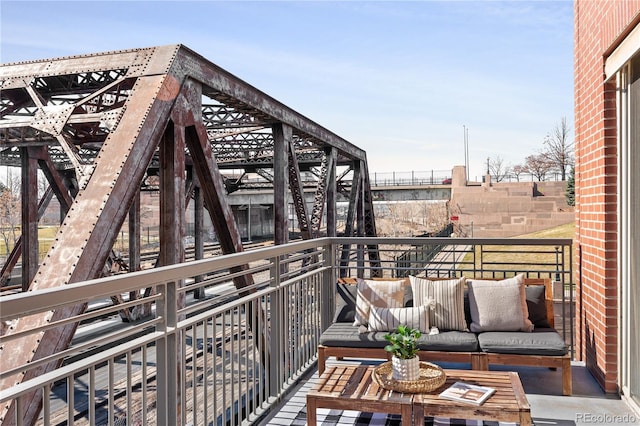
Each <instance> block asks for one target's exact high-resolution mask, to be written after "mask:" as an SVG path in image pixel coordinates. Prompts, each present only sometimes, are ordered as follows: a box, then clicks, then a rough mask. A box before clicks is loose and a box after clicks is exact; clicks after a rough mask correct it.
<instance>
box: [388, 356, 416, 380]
mask: <svg viewBox="0 0 640 426" xmlns="http://www.w3.org/2000/svg"><path fill="white" fill-rule="evenodd" d="M391 366H392V373H391V377H392V378H393V379H394V380H418V379H419V378H420V358H419V357H418V356H415V357H413V358H411V359H402V358H398V357H395V356H394V357H391Z"/></svg>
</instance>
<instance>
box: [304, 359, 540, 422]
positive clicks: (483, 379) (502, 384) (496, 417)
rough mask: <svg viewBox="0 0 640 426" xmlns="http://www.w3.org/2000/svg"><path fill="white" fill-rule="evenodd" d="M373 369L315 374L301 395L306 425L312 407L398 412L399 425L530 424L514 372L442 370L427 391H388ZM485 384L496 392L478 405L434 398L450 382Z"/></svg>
mask: <svg viewBox="0 0 640 426" xmlns="http://www.w3.org/2000/svg"><path fill="white" fill-rule="evenodd" d="M374 368H375V367H358V366H335V367H331V368H328V369H327V370H325V372H324V373H323V374H322V375H321V376H320V378H319V381H318V384H317V385H316V386H315V388H314V389H313V390H312V391H310V392H309V393H308V394H307V422H308V424H309V425H315V424H316V418H317V417H316V410H317V409H318V408H332V409H337V410H354V411H364V412H367V413H388V414H400V415H401V416H402V424H403V425H411V424H414V425H423V424H424V417H425V416H430V417H445V418H453V419H477V420H493V421H498V422H515V423H519V424H520V425H521V426H531V408H530V407H529V402H528V401H527V397H526V395H525V393H524V389H523V388H522V383H520V377H519V376H518V373H514V372H510V371H474V370H445V372H446V374H447V381H446V383H445V384H444V385H443V386H442V387H440V389H437V390H435V391H433V392H430V393H425V394H411V393H401V392H392V391H389V390H387V389H383V388H381V387H379V386H378V385H377V384H376V383H375V382H374V381H373V378H372V377H371V375H372V373H373V369H374ZM457 381H462V382H466V383H471V384H477V385H481V386H489V387H492V388H495V389H496V392H495V393H494V394H493V395H492V396H491V397H490V398H489V399H487V400H486V401H485V402H484V403H483V404H482V405H479V406H478V405H473V404H464V403H460V402H455V401H449V400H446V399H443V398H440V397H439V396H438V395H439V394H440V392H442V391H443V390H444V389H446V388H447V387H449V386H451V385H452V384H453V383H454V382H457Z"/></svg>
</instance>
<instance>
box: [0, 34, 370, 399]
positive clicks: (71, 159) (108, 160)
mask: <svg viewBox="0 0 640 426" xmlns="http://www.w3.org/2000/svg"><path fill="white" fill-rule="evenodd" d="M0 91H1V92H0V161H1V165H4V166H14V167H19V168H20V173H21V177H20V182H21V185H20V187H21V200H20V210H21V220H20V229H21V236H20V239H19V241H18V242H17V244H16V245H15V247H14V249H13V252H11V253H10V255H9V256H8V258H7V260H6V261H5V263H4V264H3V267H2V279H3V280H5V279H6V277H7V276H8V274H10V273H11V270H12V269H13V268H14V267H15V265H16V264H17V263H18V261H19V260H20V263H21V266H22V277H23V280H22V282H23V291H28V290H29V289H44V288H52V287H57V286H62V285H65V284H69V283H74V282H80V281H85V280H90V279H94V278H98V277H102V276H105V275H107V274H109V273H111V270H112V269H111V268H110V265H111V264H112V263H113V246H114V243H115V242H116V240H117V237H118V235H119V233H120V231H121V228H122V227H123V226H125V227H128V234H129V248H128V250H129V257H128V258H129V262H130V264H129V265H128V270H130V271H135V270H137V269H138V268H139V263H140V232H141V230H140V228H141V227H140V221H141V219H140V207H141V206H140V204H141V203H140V193H141V191H142V190H146V189H153V190H156V191H158V194H159V200H160V201H159V204H160V215H159V224H158V225H159V228H160V249H159V252H158V253H159V254H158V259H157V262H156V265H171V264H176V263H180V262H183V261H184V247H183V230H184V229H185V226H184V225H185V210H186V207H187V205H188V204H189V203H190V202H193V203H194V206H195V207H194V209H195V218H196V220H195V226H196V242H195V245H196V258H198V247H202V241H199V238H198V236H199V235H201V233H200V232H198V226H202V218H203V215H204V214H205V213H207V212H208V214H209V216H210V217H211V221H212V223H213V226H214V229H215V232H216V234H217V237H218V240H219V243H220V246H221V249H222V252H223V253H235V252H239V251H242V244H241V240H240V234H239V232H238V227H237V224H236V221H235V219H234V216H233V214H232V211H231V207H230V205H229V204H228V202H227V200H226V195H227V194H228V193H229V192H232V191H241V190H243V189H245V188H248V187H249V186H250V184H249V183H248V182H249V181H248V180H246V179H244V177H245V176H249V175H251V174H259V175H260V176H262V177H263V178H267V180H268V182H270V184H271V188H272V190H273V194H274V242H275V244H282V243H286V242H287V241H288V238H289V237H288V235H289V234H288V232H289V223H288V200H289V199H290V200H291V201H292V203H293V205H294V206H295V213H296V215H297V223H298V224H299V232H300V235H302V237H303V238H304V239H310V238H315V237H317V236H320V235H321V234H324V235H328V236H335V235H336V197H337V195H338V194H339V193H342V194H343V195H344V196H346V197H347V198H348V200H349V209H348V213H347V221H346V226H345V232H344V233H345V235H346V236H375V234H376V230H375V229H376V228H375V219H374V214H373V206H372V197H371V191H370V182H369V177H368V176H369V173H368V170H367V159H366V153H365V151H364V150H362V149H360V148H358V147H356V146H354V145H353V144H351V143H349V142H348V141H346V140H344V139H342V138H341V137H339V136H337V135H336V134H334V133H332V132H330V131H329V130H327V129H325V128H323V127H322V126H320V125H318V124H317V123H315V122H313V121H312V120H310V119H308V118H306V117H304V116H303V115H301V114H299V113H297V112H296V111H294V110H292V109H291V108H289V107H287V106H286V105H283V104H282V103H280V102H278V101H277V100H275V99H273V98H272V97H270V96H269V95H267V94H266V93H263V92H261V91H260V90H258V89H256V88H255V87H253V86H251V85H250V84H248V83H246V82H244V81H242V80H241V79H239V78H237V77H235V76H234V75H232V74H230V73H229V72H227V71H225V70H224V69H222V68H220V67H218V66H216V65H215V64H213V63H211V62H210V61H208V60H207V59H205V58H203V57H202V56H200V55H198V54H197V53H196V52H194V51H192V50H190V49H188V48H187V47H185V46H182V45H170V46H160V47H151V48H141V49H133V50H125V51H113V52H106V53H97V54H89V55H80V56H71V57H64V58H58V59H46V60H35V61H28V62H20V63H11V64H2V65H1V66H0ZM225 170H234V171H241V177H240V178H237V177H236V178H233V179H232V178H229V177H228V174H225ZM39 174H41V175H44V176H45V177H46V182H47V185H48V187H47V189H46V190H45V191H42V190H39V187H38V175H39ZM310 185H313V187H314V188H315V196H314V200H313V204H312V207H311V208H309V207H308V206H307V203H305V200H304V193H303V192H304V190H305V188H307V189H308V188H309V186H310ZM0 190H2V188H0ZM53 197H55V198H56V199H57V200H58V202H59V204H60V208H61V210H62V213H61V217H63V219H62V223H61V225H60V227H59V230H58V232H57V235H56V237H55V240H54V242H53V245H52V246H51V248H50V249H49V251H48V253H47V254H46V256H45V257H44V260H39V255H38V222H39V219H40V217H41V216H42V214H43V212H44V210H45V209H46V208H47V206H48V205H49V202H50V201H51V200H52V199H53ZM323 220H324V221H325V222H324V223H323ZM366 249H367V253H368V258H369V262H371V263H375V262H378V261H379V259H378V258H377V256H378V255H377V251H376V250H375V247H367V248H366ZM343 252H345V253H346V252H348V250H344V251H343ZM201 255H202V250H200V256H201ZM347 261H348V259H341V262H347ZM238 275H240V274H238ZM234 284H235V285H236V287H238V288H245V287H250V286H251V284H252V283H250V282H247V279H244V278H236V281H235V282H234ZM144 296H145V295H143V294H140V295H130V297H144ZM116 299H117V298H116ZM116 301H117V300H116ZM178 303H179V301H178ZM85 309H86V306H82V305H80V306H76V307H75V308H73V309H56V310H53V311H51V312H50V313H49V314H47V315H34V316H32V317H29V319H28V320H24V321H19V322H17V323H15V324H12V325H11V326H10V327H8V328H7V329H6V330H3V333H20V332H22V331H23V330H27V329H30V328H33V327H35V326H36V325H38V324H43V323H46V322H48V321H52V320H59V319H63V318H70V317H73V316H76V315H79V314H81V313H82V312H83V311H84V310H85ZM74 332H75V327H74V326H73V325H70V326H67V327H62V328H60V327H59V328H56V329H52V330H48V331H46V332H44V333H42V334H41V335H40V336H39V338H38V339H34V340H28V339H27V340H28V341H25V339H13V340H9V341H7V342H5V343H3V344H2V345H1V346H0V352H1V353H0V358H1V359H2V360H1V361H0V363H2V368H3V369H4V368H11V367H10V365H8V364H7V363H9V364H10V363H11V362H12V361H15V363H16V365H20V364H22V363H24V362H29V361H30V360H34V359H41V358H44V357H47V356H49V355H50V354H53V353H56V352H59V351H61V350H64V349H65V348H66V347H68V345H69V344H70V342H71V339H72V337H73V334H74ZM54 367H55V365H46V366H44V367H42V368H37V369H35V370H34V371H30V372H28V373H26V374H25V375H24V376H23V377H22V380H23V381H24V380H28V379H30V378H32V377H35V376H36V375H38V374H43V373H44V372H46V371H50V370H51V369H53V368H54ZM14 385H16V383H15V382H12V383H8V382H7V381H6V380H0V389H6V388H7V387H9V386H14ZM39 403H40V401H38V397H37V396H34V400H33V401H32V402H31V405H32V407H31V408H32V409H35V407H37V406H38V404H39Z"/></svg>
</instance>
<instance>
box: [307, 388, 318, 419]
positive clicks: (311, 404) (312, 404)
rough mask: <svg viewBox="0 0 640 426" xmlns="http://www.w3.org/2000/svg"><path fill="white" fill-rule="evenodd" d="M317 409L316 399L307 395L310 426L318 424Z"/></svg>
mask: <svg viewBox="0 0 640 426" xmlns="http://www.w3.org/2000/svg"><path fill="white" fill-rule="evenodd" d="M316 409H317V407H316V399H315V398H312V397H309V396H308V395H307V424H308V425H309V426H313V425H316V424H317V420H316Z"/></svg>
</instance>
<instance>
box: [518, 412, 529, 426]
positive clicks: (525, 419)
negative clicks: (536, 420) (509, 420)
mask: <svg viewBox="0 0 640 426" xmlns="http://www.w3.org/2000/svg"><path fill="white" fill-rule="evenodd" d="M531 424H532V421H531V413H530V412H527V413H520V426H531Z"/></svg>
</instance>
